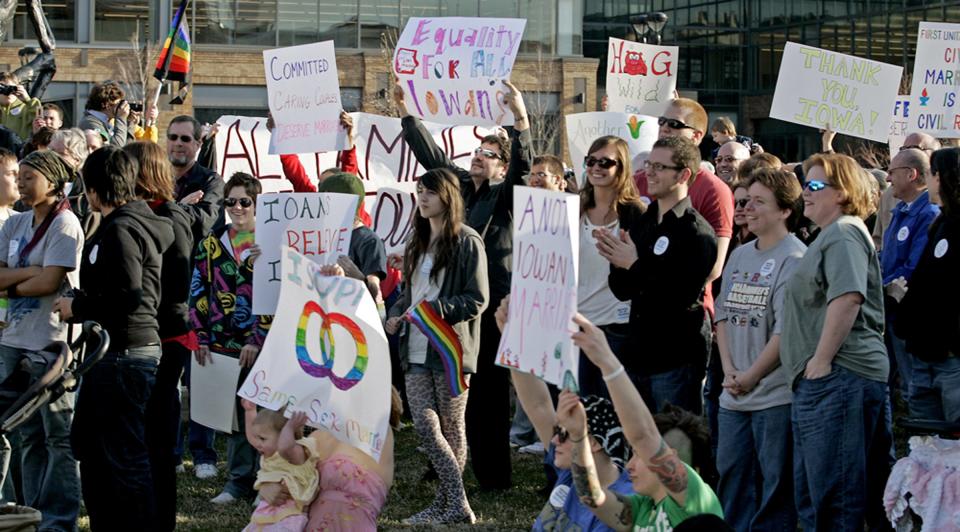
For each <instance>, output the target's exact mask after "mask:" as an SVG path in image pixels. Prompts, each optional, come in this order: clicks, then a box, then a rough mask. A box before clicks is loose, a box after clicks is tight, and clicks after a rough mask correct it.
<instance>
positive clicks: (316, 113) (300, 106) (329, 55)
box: [263, 41, 347, 153]
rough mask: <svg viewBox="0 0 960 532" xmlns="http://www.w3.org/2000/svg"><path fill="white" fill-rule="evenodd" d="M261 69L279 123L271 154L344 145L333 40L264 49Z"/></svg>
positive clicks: (305, 151) (272, 110) (336, 147)
mask: <svg viewBox="0 0 960 532" xmlns="http://www.w3.org/2000/svg"><path fill="white" fill-rule="evenodd" d="M263 69H264V72H265V75H266V78H267V96H268V102H269V105H270V112H271V113H272V114H273V120H274V122H275V123H276V127H275V128H274V129H273V136H272V137H271V139H270V153H307V152H312V151H317V150H320V151H331V150H337V149H340V148H342V147H344V146H345V145H346V141H347V137H346V133H345V132H344V130H343V129H342V128H341V127H340V111H341V110H342V106H341V103H340V79H339V78H338V77H337V56H336V53H335V52H334V50H333V41H323V42H317V43H312V44H304V45H302V46H290V47H287V48H277V49H274V50H264V51H263Z"/></svg>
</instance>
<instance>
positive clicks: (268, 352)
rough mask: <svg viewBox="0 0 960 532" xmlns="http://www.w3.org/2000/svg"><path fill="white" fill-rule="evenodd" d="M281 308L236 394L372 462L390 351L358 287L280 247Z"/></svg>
mask: <svg viewBox="0 0 960 532" xmlns="http://www.w3.org/2000/svg"><path fill="white" fill-rule="evenodd" d="M282 273H283V283H282V287H281V289H280V295H281V297H282V298H283V305H282V306H281V307H280V308H279V309H277V315H276V317H275V319H274V320H273V325H272V326H271V327H270V334H269V335H267V340H266V342H264V344H263V349H262V350H261V351H260V356H259V357H257V362H256V363H255V364H254V365H253V368H251V370H250V375H249V376H248V377H247V380H246V382H244V383H243V386H241V387H240V391H239V392H237V395H239V396H240V397H243V398H245V399H249V400H250V401H253V402H254V403H256V404H258V405H260V406H262V407H265V408H270V409H273V410H280V409H285V413H287V414H290V413H291V412H294V411H305V412H306V413H307V417H308V418H309V422H308V424H309V425H311V426H313V427H318V428H323V429H326V430H327V431H328V432H330V433H331V434H333V435H334V436H336V437H337V439H339V440H341V441H344V442H346V443H349V444H350V445H353V446H354V447H356V448H358V449H360V450H361V451H363V452H365V453H367V454H369V455H370V456H372V457H373V459H374V460H379V459H380V453H381V451H382V450H383V446H384V442H385V441H386V438H387V431H388V426H387V423H388V419H389V416H390V355H389V353H390V350H389V348H388V347H387V337H386V335H384V333H383V326H382V325H381V324H380V317H379V315H378V314H377V307H376V305H375V304H374V302H373V298H371V297H370V292H369V291H367V288H366V285H365V284H364V283H362V282H360V281H357V280H354V279H348V278H346V277H325V276H322V275H320V273H319V272H318V267H317V266H316V265H315V264H314V263H313V261H311V260H309V259H308V258H307V257H304V256H303V255H301V254H300V253H297V252H296V251H295V250H293V249H291V248H284V250H283V268H282Z"/></svg>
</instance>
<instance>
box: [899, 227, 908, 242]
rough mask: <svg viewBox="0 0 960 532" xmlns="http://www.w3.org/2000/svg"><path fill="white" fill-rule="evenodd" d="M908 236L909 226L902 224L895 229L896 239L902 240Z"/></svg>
mask: <svg viewBox="0 0 960 532" xmlns="http://www.w3.org/2000/svg"><path fill="white" fill-rule="evenodd" d="M908 238H910V228H909V227H907V226H903V227H901V228H900V230H899V231H897V240H899V241H901V242H903V241H904V240H906V239H908Z"/></svg>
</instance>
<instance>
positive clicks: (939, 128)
mask: <svg viewBox="0 0 960 532" xmlns="http://www.w3.org/2000/svg"><path fill="white" fill-rule="evenodd" d="M958 89H960V24H947V23H945V22H921V23H920V29H919V30H918V31H917V54H916V59H915V61H914V63H913V86H912V88H911V89H910V96H911V97H912V99H913V101H914V102H915V105H916V108H915V110H914V116H915V118H914V119H912V120H911V124H910V126H909V129H910V131H911V132H913V131H924V132H926V133H929V134H931V135H933V136H934V137H940V138H958V137H960V98H958V97H957V91H958Z"/></svg>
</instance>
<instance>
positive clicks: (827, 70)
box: [770, 42, 903, 142]
mask: <svg viewBox="0 0 960 532" xmlns="http://www.w3.org/2000/svg"><path fill="white" fill-rule="evenodd" d="M902 74H903V68H902V67H898V66H893V65H888V64H886V63H880V62H877V61H871V60H869V59H861V58H859V57H854V56H852V55H846V54H841V53H837V52H831V51H830V50H824V49H821V48H814V47H813V46H806V45H803V44H797V43H793V42H788V43H787V44H786V46H785V47H784V49H783V60H782V62H781V63H780V75H779V76H778V77H777V88H776V90H775V92H774V93H773V105H771V107H770V117H771V118H779V119H780V120H785V121H787V122H793V123H796V124H802V125H805V126H810V127H815V128H820V129H823V128H825V127H827V126H829V127H830V128H831V129H833V130H834V131H836V132H838V133H843V134H845V135H852V136H854V137H861V138H865V139H870V140H875V141H877V142H886V141H887V135H888V134H889V131H890V119H891V116H890V110H891V109H893V107H894V102H895V101H896V99H897V88H898V87H899V86H900V76H901V75H902Z"/></svg>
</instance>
